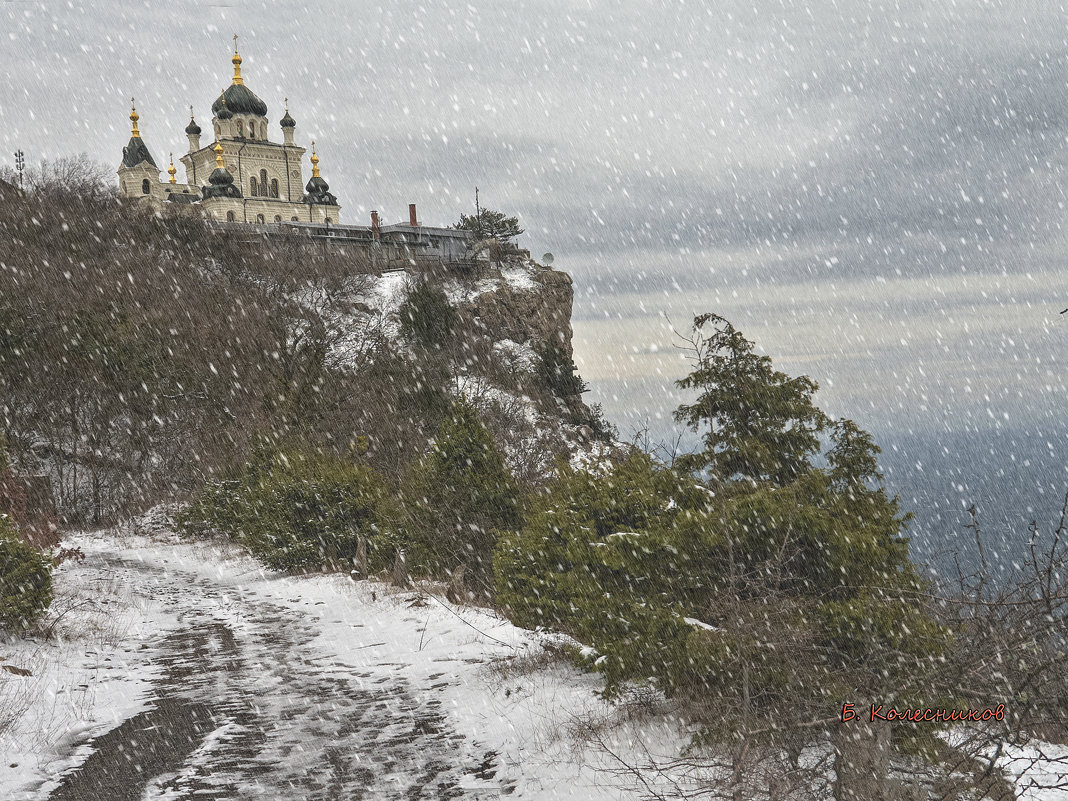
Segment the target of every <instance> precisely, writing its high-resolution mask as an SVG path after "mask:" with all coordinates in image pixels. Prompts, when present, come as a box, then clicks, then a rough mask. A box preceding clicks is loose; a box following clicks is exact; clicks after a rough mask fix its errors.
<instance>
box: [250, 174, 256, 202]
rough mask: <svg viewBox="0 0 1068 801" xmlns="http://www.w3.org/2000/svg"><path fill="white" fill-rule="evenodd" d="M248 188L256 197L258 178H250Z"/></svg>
mask: <svg viewBox="0 0 1068 801" xmlns="http://www.w3.org/2000/svg"><path fill="white" fill-rule="evenodd" d="M248 189H249V192H248V193H249V195H251V196H252V197H256V194H257V192H256V189H257V186H256V179H255V178H249V179H248Z"/></svg>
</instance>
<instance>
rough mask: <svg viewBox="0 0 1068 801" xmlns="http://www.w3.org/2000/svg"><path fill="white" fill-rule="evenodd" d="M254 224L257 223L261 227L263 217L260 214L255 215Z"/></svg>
mask: <svg viewBox="0 0 1068 801" xmlns="http://www.w3.org/2000/svg"><path fill="white" fill-rule="evenodd" d="M256 222H258V223H259V224H260V225H263V223H264V222H265V220H264V219H263V215H262V214H257V215H256Z"/></svg>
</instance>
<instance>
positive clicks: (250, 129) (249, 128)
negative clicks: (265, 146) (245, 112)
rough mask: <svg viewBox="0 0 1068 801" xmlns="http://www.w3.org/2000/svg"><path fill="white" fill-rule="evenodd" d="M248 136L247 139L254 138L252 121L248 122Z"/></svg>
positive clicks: (254, 127) (254, 126)
mask: <svg viewBox="0 0 1068 801" xmlns="http://www.w3.org/2000/svg"><path fill="white" fill-rule="evenodd" d="M248 138H249V139H255V138H256V123H254V122H250V123H249V124H248Z"/></svg>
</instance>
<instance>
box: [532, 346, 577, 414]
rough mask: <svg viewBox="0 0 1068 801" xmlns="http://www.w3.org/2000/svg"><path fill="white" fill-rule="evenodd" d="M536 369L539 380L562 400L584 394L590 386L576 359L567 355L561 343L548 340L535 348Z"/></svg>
mask: <svg viewBox="0 0 1068 801" xmlns="http://www.w3.org/2000/svg"><path fill="white" fill-rule="evenodd" d="M534 350H535V354H536V355H537V357H538V358H537V362H536V363H535V370H536V373H537V376H538V380H539V381H540V382H541V384H542V386H544V387H545V388H546V389H547V390H549V391H550V392H551V393H552V394H553V395H554V396H555V397H557V398H560V399H561V400H567V399H568V398H574V397H576V396H580V395H582V393H584V392H585V391H586V390H587V389H589V387H588V386H587V384H586V382H585V381H583V380H582V378H581V377H580V376H579V374H578V368H577V367H576V366H575V360H574V359H572V358H571V357H570V356H568V355H567V351H565V350H564V349H563V348H562V347H560V345H559V343H557V342H553V341H551V340H547V341H545V342H542V343H541V344H540V345H538V346H537V347H536V348H535V349H534Z"/></svg>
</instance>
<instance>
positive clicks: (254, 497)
mask: <svg viewBox="0 0 1068 801" xmlns="http://www.w3.org/2000/svg"><path fill="white" fill-rule="evenodd" d="M388 503H389V496H388V493H387V492H386V486H385V483H384V482H383V480H382V479H381V477H380V476H379V475H378V474H377V473H375V472H374V471H373V470H371V469H370V468H369V467H366V466H364V465H360V464H352V463H349V462H344V461H341V460H339V459H334V458H328V457H323V456H318V455H308V454H302V453H298V452H284V453H283V452H277V453H266V452H261V453H259V454H257V457H256V458H255V459H254V460H253V461H252V462H250V463H249V465H248V466H247V467H246V468H245V470H244V471H243V472H242V473H241V474H240V475H238V476H237V477H235V478H232V479H230V480H226V481H220V482H214V483H211V484H208V485H207V486H205V487H204V488H203V489H202V490H201V491H200V493H199V494H198V495H197V496H196V497H195V499H194V501H193V503H192V504H191V505H190V506H189V507H188V508H187V509H186V510H185V511H184V512H183V513H182V514H181V516H180V520H179V525H180V527H181V529H182V531H183V532H185V533H186V534H188V535H196V534H198V533H204V532H217V533H221V534H225V535H229V536H231V537H233V538H234V539H235V540H237V541H238V542H240V543H242V544H243V545H244V546H245V547H247V548H248V549H249V551H250V552H251V553H252V554H253V555H255V556H256V557H258V558H259V559H261V560H263V562H264V563H265V564H267V565H268V566H269V567H271V568H274V569H276V570H308V569H314V568H333V569H338V568H345V567H348V568H351V567H352V566H353V564H354V560H356V559H357V556H358V554H359V551H360V540H361V539H362V540H364V541H365V542H366V545H367V558H368V563H369V564H368V567H369V569H372V570H374V569H377V568H380V567H383V566H385V565H387V564H388V563H389V560H390V559H391V558H392V555H393V552H394V550H395V545H394V543H393V540H392V537H391V535H390V534H388V533H387V531H386V526H385V525H384V520H385V519H386V518H388V516H389V515H388V512H387V509H386V507H387V505H388Z"/></svg>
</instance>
